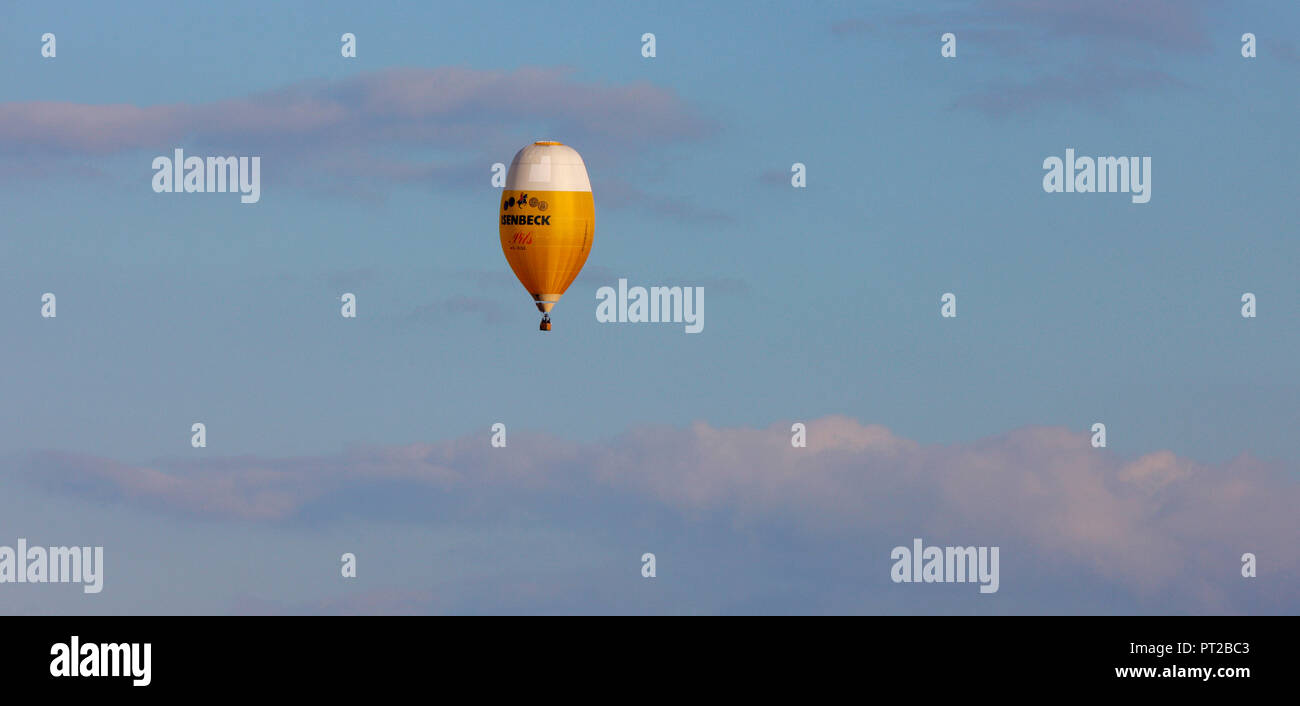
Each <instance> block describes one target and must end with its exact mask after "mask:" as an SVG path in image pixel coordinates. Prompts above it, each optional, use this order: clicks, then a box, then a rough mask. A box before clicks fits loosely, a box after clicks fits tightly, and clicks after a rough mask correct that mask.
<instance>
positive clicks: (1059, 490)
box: [21, 417, 1300, 608]
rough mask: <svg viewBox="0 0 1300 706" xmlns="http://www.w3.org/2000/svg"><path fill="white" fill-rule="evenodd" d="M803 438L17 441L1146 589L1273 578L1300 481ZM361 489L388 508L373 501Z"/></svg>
mask: <svg viewBox="0 0 1300 706" xmlns="http://www.w3.org/2000/svg"><path fill="white" fill-rule="evenodd" d="M808 439H809V446H808V448H806V449H796V448H792V447H791V445H790V432H789V426H788V425H774V426H772V427H769V428H767V429H746V428H716V427H712V426H710V425H707V424H703V423H697V424H695V425H693V426H691V427H690V428H687V429H678V428H669V427H639V428H635V429H632V430H630V431H629V432H627V433H626V434H624V435H622V436H620V437H618V438H615V439H612V440H609V441H606V442H602V443H590V444H579V443H572V442H567V441H564V440H562V439H557V438H554V437H549V436H543V435H535V434H526V433H523V432H512V435H511V437H510V447H509V448H508V449H492V448H490V447H489V445H488V443H487V436H486V435H483V436H482V437H475V438H461V439H455V440H451V441H445V442H439V443H429V444H411V445H406V446H397V447H363V448H354V449H351V450H348V451H346V452H344V453H340V454H336V455H330V456H318V457H305V458H266V459H264V458H253V457H230V458H215V459H211V458H210V459H204V460H181V459H167V460H162V461H159V462H157V463H155V464H150V465H148V466H135V465H127V464H120V463H116V462H113V461H111V460H108V459H103V458H95V457H90V456H83V455H73V454H66V453H61V452H54V451H47V452H41V453H37V454H34V455H32V456H30V457H29V458H27V460H26V461H25V463H24V464H23V469H24V470H23V471H22V472H21V476H22V477H23V478H25V479H26V480H27V481H28V482H30V483H35V484H37V485H39V486H41V487H43V488H45V489H48V490H51V491H54V492H57V493H63V494H76V495H88V496H91V497H93V498H95V499H97V500H101V501H118V502H123V503H128V504H129V505H132V506H136V507H140V508H148V509H153V510H156V511H162V512H166V513H177V514H182V515H186V516H192V515H201V516H208V517H215V518H226V519H228V520H242V521H254V522H282V521H290V520H293V519H295V518H300V517H303V516H305V514H310V513H312V512H313V509H314V508H319V507H321V503H328V502H330V498H332V497H346V498H352V499H355V498H357V497H362V496H366V495H367V494H374V493H376V492H379V493H381V494H382V492H383V491H384V489H388V491H390V492H391V494H392V497H394V498H396V497H400V498H402V499H403V501H405V502H410V501H411V500H412V499H414V498H422V499H423V500H421V501H420V504H421V506H422V507H424V508H425V510H424V513H425V514H428V515H429V516H431V517H436V518H437V520H438V521H440V522H445V521H452V520H456V521H468V522H472V521H482V520H483V518H482V517H479V516H478V513H481V512H489V510H488V508H493V509H492V510H491V512H490V514H492V516H494V517H495V516H496V515H495V513H496V512H499V510H500V507H499V505H498V504H496V503H495V502H486V500H485V499H486V498H490V497H495V498H503V497H509V498H511V500H510V502H512V503H518V504H521V506H523V507H532V508H534V509H538V508H539V507H549V506H554V507H566V506H569V504H571V503H572V502H574V499H575V498H587V499H588V502H590V498H591V497H593V494H594V497H605V498H607V499H608V500H609V502H610V503H626V502H635V503H648V504H650V505H651V506H657V507H661V508H666V509H671V510H673V511H675V512H680V513H684V514H685V516H687V517H694V518H703V517H710V516H712V517H719V518H725V519H726V521H728V522H730V523H732V524H734V525H736V526H749V527H767V528H773V527H777V528H785V529H786V530H788V531H793V532H797V533H803V534H811V535H813V536H822V537H828V538H829V537H839V538H852V537H862V536H875V537H880V536H884V537H887V538H891V539H889V540H888V541H893V538H902V539H907V538H910V537H912V536H946V537H965V538H970V541H975V540H976V539H977V538H991V539H992V540H996V541H1004V542H1007V543H1011V544H1016V545H1017V546H1019V547H1022V548H1023V550H1024V551H1027V552H1030V553H1032V554H1033V555H1034V556H1035V557H1039V558H1040V559H1043V561H1045V562H1047V564H1051V565H1056V566H1060V567H1065V570H1068V571H1075V572H1081V573H1083V574H1086V575H1089V576H1092V577H1094V578H1097V579H1099V580H1103V581H1113V582H1116V583H1118V584H1120V585H1123V586H1125V587H1127V588H1128V589H1130V590H1133V591H1136V592H1138V593H1148V594H1150V593H1152V592H1167V593H1169V592H1172V593H1180V592H1186V591H1190V590H1191V589H1190V588H1189V587H1193V586H1195V587H1198V588H1197V590H1201V588H1203V587H1204V585H1205V582H1206V581H1207V580H1208V579H1207V578H1206V577H1207V576H1227V577H1231V576H1233V575H1234V573H1235V564H1234V562H1235V560H1236V558H1237V557H1239V556H1240V555H1241V554H1242V553H1244V552H1254V553H1257V554H1258V555H1260V556H1267V557H1268V561H1269V566H1270V572H1272V573H1273V575H1274V576H1284V577H1300V549H1298V548H1297V547H1296V546H1295V543H1294V541H1292V540H1293V538H1294V529H1295V524H1294V512H1293V508H1294V507H1295V506H1296V505H1297V503H1300V486H1298V485H1297V483H1296V480H1295V479H1294V478H1292V477H1288V476H1287V475H1286V472H1285V469H1282V468H1279V467H1277V466H1275V465H1271V464H1268V463H1265V462H1262V461H1259V460H1256V459H1253V458H1250V457H1241V458H1238V459H1236V460H1233V461H1231V462H1229V463H1226V464H1222V465H1207V464H1200V463H1197V462H1195V461H1192V460H1190V459H1186V458H1182V457H1179V456H1177V455H1175V454H1174V453H1172V452H1169V451H1156V452H1153V453H1149V454H1146V455H1143V456H1140V457H1138V458H1134V459H1124V458H1121V457H1120V456H1118V455H1117V454H1115V453H1112V452H1110V451H1107V450H1103V449H1094V448H1092V447H1091V446H1090V444H1089V443H1088V436H1087V435H1086V434H1082V433H1076V432H1070V431H1067V430H1063V429H1058V428H1027V429H1021V430H1018V431H1015V432H1011V433H1008V434H1006V435H1003V436H998V437H994V438H989V439H984V440H980V441H977V442H972V443H964V444H953V445H927V444H921V443H917V442H915V441H911V440H908V439H905V438H902V437H899V436H897V435H895V434H893V433H892V432H890V431H889V430H888V429H886V428H884V427H880V426H874V425H863V424H860V423H859V422H857V421H855V420H852V419H848V418H842V417H828V418H823V419H819V420H815V421H812V422H810V423H809V425H808ZM566 498H568V500H566ZM602 502H604V501H602ZM375 507H376V508H377V509H376V511H377V512H380V513H381V516H387V514H388V512H386V511H385V510H384V507H385V505H384V504H383V503H376V504H375ZM431 508H436V510H435V509H431ZM325 514H326V515H327V516H331V517H332V516H333V515H332V513H325ZM613 522H615V523H617V520H613ZM996 541H995V542H994V543H996ZM1238 580H1240V579H1238ZM1196 600H1200V599H1196ZM1292 608H1294V606H1292Z"/></svg>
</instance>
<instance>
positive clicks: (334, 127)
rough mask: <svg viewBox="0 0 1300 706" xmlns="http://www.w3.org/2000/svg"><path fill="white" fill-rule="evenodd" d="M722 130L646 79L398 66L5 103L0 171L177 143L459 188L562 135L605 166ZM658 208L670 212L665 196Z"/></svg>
mask: <svg viewBox="0 0 1300 706" xmlns="http://www.w3.org/2000/svg"><path fill="white" fill-rule="evenodd" d="M521 105H527V106H528V110H527V111H521V110H519V106H521ZM716 130H717V125H716V124H715V123H714V122H713V121H712V120H710V119H708V118H706V117H704V116H702V115H701V114H700V113H699V112H698V111H697V110H696V109H694V108H693V107H692V106H690V105H688V104H687V102H686V101H685V100H683V99H682V98H681V97H679V96H678V95H677V94H676V93H675V92H674V91H672V90H671V89H668V88H663V87H659V86H656V85H653V84H650V83H645V82H634V83H621V84H616V83H607V82H600V81H584V80H580V79H577V78H575V77H574V75H573V71H571V70H568V69H562V68H531V67H530V68H520V69H516V70H514V71H483V70H475V69H469V68H459V67H442V68H429V69H423V68H405V69H389V70H384V71H378V72H373V73H368V74H362V75H360V76H356V77H351V78H346V79H340V80H334V81H320V80H315V81H305V82H301V83H297V84H292V85H289V86H286V87H284V88H281V89H278V90H275V91H269V92H265V93H259V94H255V95H252V96H248V97H244V98H232V99H227V100H219V101H213V102H209V103H176V104H165V105H150V106H136V105H91V104H83V103H70V102H51V101H26V102H24V101H10V102H4V103H0V165H3V164H6V163H7V164H9V165H10V166H11V167H15V165H16V166H21V165H22V164H26V163H28V162H30V160H31V158H32V157H41V158H42V161H41V163H42V164H43V165H45V167H46V168H49V167H50V165H58V164H62V165H64V167H65V173H67V170H73V169H79V168H83V167H80V166H79V165H81V164H82V163H83V162H84V158H85V157H87V156H91V157H104V156H110V155H117V154H126V153H133V152H141V151H142V152H145V153H146V154H147V155H157V154H170V153H171V150H172V149H173V148H175V147H182V148H185V149H187V150H188V151H189V152H190V153H191V154H205V153H208V154H231V153H236V154H250V153H251V154H257V155H261V156H263V157H264V158H265V159H264V160H263V167H262V168H263V170H264V172H265V173H266V174H268V175H269V174H278V175H280V176H282V177H283V178H284V180H285V181H296V182H297V183H299V184H301V185H305V186H308V187H311V188H314V189H317V190H321V191H330V190H332V189H334V187H335V186H336V185H337V184H338V183H340V182H343V183H349V182H354V183H356V184H357V185H358V188H361V189H364V188H372V187H373V184H374V183H376V182H378V183H383V184H401V183H405V184H422V183H423V184H429V185H435V184H436V185H439V186H460V187H465V186H466V185H470V184H473V185H477V184H487V179H488V176H489V167H490V165H491V164H493V163H494V162H506V163H508V162H509V161H510V158H511V157H512V156H513V154H514V152H515V150H517V149H518V148H519V146H520V145H521V144H523V143H524V142H526V141H528V140H530V139H536V138H563V140H564V141H565V142H569V143H571V144H573V145H575V146H576V147H578V148H579V149H580V150H581V151H584V152H586V153H588V154H591V155H600V157H599V160H600V162H601V166H604V167H607V168H613V167H614V166H615V165H617V164H620V163H625V162H630V161H631V160H632V158H634V157H635V156H637V155H640V154H642V153H644V152H645V151H646V150H648V149H652V148H653V149H663V148H665V147H666V146H671V145H673V144H681V143H689V142H693V141H697V140H701V139H704V138H707V137H709V136H710V135H712V134H714V132H715V131H716ZM399 154H400V155H401V156H397V155H399ZM24 160H26V161H24ZM146 164H147V162H146ZM15 168H16V167H15ZM334 190H335V191H336V189H334ZM660 205H661V206H663V207H664V210H665V211H666V212H667V213H668V215H673V212H672V211H673V207H674V204H673V202H671V200H669V201H668V202H666V203H664V204H660ZM688 215H690V214H688Z"/></svg>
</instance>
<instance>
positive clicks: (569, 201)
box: [500, 141, 596, 331]
mask: <svg viewBox="0 0 1300 706" xmlns="http://www.w3.org/2000/svg"><path fill="white" fill-rule="evenodd" d="M595 214H596V207H595V203H594V202H593V201H592V199H591V182H590V181H588V180H587V166H586V165H585V164H583V163H582V157H581V156H580V155H579V154H578V151H577V150H575V149H573V148H572V147H569V146H568V145H564V144H561V143H559V142H545V141H544V142H534V143H533V144H531V145H528V146H526V147H524V148H523V149H521V150H519V152H518V154H516V155H515V158H514V161H512V162H511V163H510V172H509V173H508V174H507V175H506V188H505V191H503V192H501V210H500V216H501V219H500V220H501V225H500V231H501V251H502V252H504V253H505V255H506V261H507V262H509V263H510V269H512V270H514V271H515V277H518V278H519V283H520V284H522V285H524V289H525V290H527V291H528V293H529V294H531V295H533V301H534V302H535V303H536V304H537V310H538V311H540V312H542V324H541V326H540V328H541V330H543V331H550V330H551V309H552V307H554V306H555V303H556V302H558V301H559V300H560V296H561V295H563V294H564V292H565V290H567V289H568V288H569V285H570V284H573V280H574V278H576V277H577V276H578V273H579V272H581V271H582V266H583V265H584V264H586V262H587V254H588V253H590V252H591V241H592V237H593V236H594V235H595V229H596V215H595Z"/></svg>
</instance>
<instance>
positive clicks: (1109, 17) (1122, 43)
mask: <svg viewBox="0 0 1300 706" xmlns="http://www.w3.org/2000/svg"><path fill="white" fill-rule="evenodd" d="M1209 5H1210V3H1209V2H1206V1H1204V0H1185V1H1179V2H1174V1H1173V0H1149V1H1147V2H1129V1H1127V0H978V1H977V2H974V3H970V4H963V5H948V6H946V7H944V8H941V9H932V10H928V11H924V12H916V11H907V12H883V13H881V14H880V15H879V16H874V17H872V18H871V19H869V20H868V19H863V18H846V19H843V20H838V21H836V22H833V23H832V24H831V27H830V31H831V34H832V35H834V36H837V37H841V38H845V39H851V38H853V37H857V36H871V37H873V38H878V37H879V36H883V35H888V34H891V33H897V34H901V35H903V36H906V37H908V41H916V40H917V39H918V33H928V34H929V35H932V36H930V41H932V42H934V46H935V47H936V48H935V50H934V51H935V52H936V55H937V51H938V49H937V47H938V41H939V33H940V32H954V33H955V34H957V36H958V40H959V42H961V44H959V51H966V52H969V51H972V48H973V47H978V49H977V51H979V52H980V53H991V54H998V55H1001V56H1003V57H1005V58H1014V59H1015V60H1016V61H1017V62H1018V63H1019V64H1020V65H1021V66H1023V67H1024V71H1025V72H1026V73H1027V74H1028V75H1027V76H1026V77H1025V78H1022V79H999V80H994V81H990V82H988V83H986V84H984V85H981V86H978V87H977V88H975V89H974V90H972V91H968V92H967V93H966V94H965V95H963V96H961V97H960V98H958V99H956V100H955V101H953V102H952V104H951V105H952V107H954V108H963V109H971V110H976V111H980V112H984V113H987V114H990V115H993V116H995V117H1005V116H1006V115H1008V114H1012V113H1028V112H1033V111H1035V110H1039V109H1043V108H1047V107H1050V106H1053V105H1069V106H1084V107H1088V108H1096V109H1108V108H1112V107H1113V106H1114V104H1115V103H1116V102H1117V101H1120V100H1124V99H1126V98H1129V97H1132V96H1134V95H1142V94H1146V93H1149V92H1152V91H1158V90H1169V89H1179V88H1185V87H1186V86H1187V83H1186V82H1185V81H1184V80H1181V79H1179V78H1178V77H1177V76H1176V75H1175V74H1174V73H1173V72H1172V71H1171V70H1170V69H1168V68H1163V67H1161V66H1160V64H1161V63H1162V62H1165V61H1167V59H1168V56H1167V55H1168V53H1170V52H1174V53H1181V54H1188V55H1191V54H1204V53H1207V52H1209V51H1210V50H1211V46H1212V43H1211V41H1210V32H1209V29H1208V28H1209V25H1210V21H1209V18H1208V16H1207V9H1208V7H1209Z"/></svg>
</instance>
